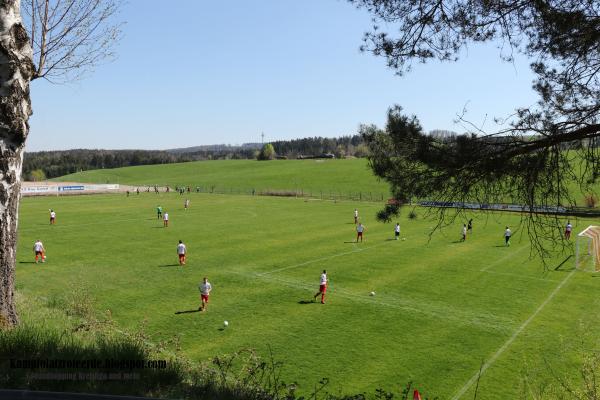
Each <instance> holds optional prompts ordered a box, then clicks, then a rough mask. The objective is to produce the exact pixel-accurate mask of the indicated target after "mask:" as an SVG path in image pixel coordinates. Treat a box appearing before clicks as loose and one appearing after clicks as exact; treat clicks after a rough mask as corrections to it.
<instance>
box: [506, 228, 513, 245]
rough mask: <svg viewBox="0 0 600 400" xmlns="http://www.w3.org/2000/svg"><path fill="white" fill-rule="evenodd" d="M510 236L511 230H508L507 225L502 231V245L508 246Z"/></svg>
mask: <svg viewBox="0 0 600 400" xmlns="http://www.w3.org/2000/svg"><path fill="white" fill-rule="evenodd" d="M511 236H512V231H511V230H510V228H509V227H508V226H507V227H506V230H505V231H504V245H505V246H510V237H511Z"/></svg>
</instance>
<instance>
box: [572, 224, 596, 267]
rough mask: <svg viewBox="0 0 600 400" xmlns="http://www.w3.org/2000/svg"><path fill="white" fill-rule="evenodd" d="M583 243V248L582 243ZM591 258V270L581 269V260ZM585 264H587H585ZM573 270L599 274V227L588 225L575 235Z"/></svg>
mask: <svg viewBox="0 0 600 400" xmlns="http://www.w3.org/2000/svg"><path fill="white" fill-rule="evenodd" d="M583 242H585V248H582V247H583V246H582V243H583ZM588 256H589V257H591V262H590V263H589V264H591V269H590V268H589V267H588V268H585V267H583V268H581V264H582V261H581V260H582V259H583V258H585V257H588ZM586 264H587V263H586ZM575 269H578V270H580V271H592V272H600V226H596V225H590V226H588V227H587V228H585V229H584V230H583V231H581V232H580V233H579V234H578V235H577V242H576V244H575Z"/></svg>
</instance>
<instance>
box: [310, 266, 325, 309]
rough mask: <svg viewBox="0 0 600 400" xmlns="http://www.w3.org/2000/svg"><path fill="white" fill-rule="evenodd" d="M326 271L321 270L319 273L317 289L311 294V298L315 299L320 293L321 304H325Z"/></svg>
mask: <svg viewBox="0 0 600 400" xmlns="http://www.w3.org/2000/svg"><path fill="white" fill-rule="evenodd" d="M327 283H328V279H327V271H325V270H323V273H322V274H321V280H320V281H319V291H318V292H317V293H315V295H314V296H313V300H317V297H319V295H321V304H325V293H326V292H327Z"/></svg>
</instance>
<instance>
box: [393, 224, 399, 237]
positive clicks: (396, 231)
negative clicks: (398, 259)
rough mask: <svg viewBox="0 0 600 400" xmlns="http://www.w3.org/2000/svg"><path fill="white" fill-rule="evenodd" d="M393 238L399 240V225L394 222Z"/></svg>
mask: <svg viewBox="0 0 600 400" xmlns="http://www.w3.org/2000/svg"><path fill="white" fill-rule="evenodd" d="M394 236H395V237H396V240H398V239H400V224H399V223H398V222H396V227H395V228H394Z"/></svg>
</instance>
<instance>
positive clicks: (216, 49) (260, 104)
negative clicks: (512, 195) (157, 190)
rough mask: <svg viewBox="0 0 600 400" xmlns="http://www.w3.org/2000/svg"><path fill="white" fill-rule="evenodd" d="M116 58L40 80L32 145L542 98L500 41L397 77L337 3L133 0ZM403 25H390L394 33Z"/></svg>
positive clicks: (95, 144) (348, 123)
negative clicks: (55, 80) (65, 76)
mask: <svg viewBox="0 0 600 400" xmlns="http://www.w3.org/2000/svg"><path fill="white" fill-rule="evenodd" d="M120 19H121V20H123V21H125V22H126V25H125V26H124V28H123V33H124V36H123V39H122V41H121V42H120V43H119V45H118V47H117V49H116V50H117V53H118V58H117V59H116V60H114V61H112V62H111V63H108V64H104V65H101V66H99V67H97V68H96V70H95V72H94V73H93V74H91V75H89V76H88V77H87V78H85V79H83V80H81V81H78V82H76V83H71V84H66V85H54V84H50V83H48V82H46V81H43V80H37V81H34V82H33V83H32V88H31V93H32V103H33V111H34V115H33V116H32V117H31V120H30V124H31V132H30V136H29V139H28V143H27V151H39V150H56V149H70V148H105V149H125V148H141V149H167V148H175V147H187V146H194V145H200V144H217V143H229V144H241V143H246V142H257V141H260V133H261V132H264V134H265V140H278V139H292V138H300V137H307V136H327V137H336V136H341V135H351V134H354V133H356V132H357V130H358V126H359V125H360V124H361V123H368V124H370V123H374V124H377V125H379V126H382V125H383V124H384V122H385V114H386V110H387V108H388V107H389V106H391V105H393V104H400V105H401V106H402V107H403V108H404V110H405V111H406V112H407V113H410V114H415V115H417V117H418V118H419V119H420V121H421V123H422V125H423V127H424V128H425V129H426V130H431V129H450V130H456V131H459V132H461V131H463V130H464V129H463V128H462V127H461V126H459V125H456V124H455V123H454V120H455V119H456V115H457V113H459V112H461V110H462V109H463V107H464V106H465V105H466V106H467V109H468V111H469V113H468V117H469V119H470V120H471V121H473V122H475V123H476V124H478V125H481V124H482V123H483V122H484V121H485V124H484V125H483V126H484V128H486V129H488V130H493V129H494V124H493V121H492V119H493V117H494V116H496V117H503V116H507V115H508V114H510V113H511V112H512V111H513V110H514V108H515V107H517V106H530V105H533V104H534V103H535V100H536V98H535V95H534V93H533V92H532V90H531V89H530V87H531V81H532V79H533V76H532V74H531V72H530V71H529V67H528V63H527V61H526V60H517V61H516V62H515V63H514V64H509V63H504V62H501V61H500V60H499V58H498V50H497V49H496V48H495V47H494V46H493V45H487V46H475V47H471V48H469V50H468V52H466V53H465V54H464V55H463V58H462V60H461V61H460V62H458V63H437V62H431V63H429V64H425V65H415V67H414V69H413V71H412V72H410V73H409V74H406V75H405V76H402V77H398V76H396V75H394V72H393V71H391V70H390V69H388V68H387V67H386V66H385V60H384V59H382V58H376V57H374V56H373V55H371V54H368V53H360V51H359V46H360V45H361V39H362V36H363V33H364V32H365V31H366V30H368V29H369V27H370V17H369V15H368V14H366V13H365V12H364V11H361V10H357V9H355V8H354V7H353V6H352V5H350V4H349V3H347V2H345V1H341V0H303V1H301V2H300V1H297V0H296V1H292V0H256V1H247V0H235V1H234V0H220V1H216V2H208V1H196V0H177V1H167V2H165V1H164V0H162V1H158V0H130V1H129V2H128V4H125V5H124V7H123V9H122V12H121V15H120ZM392 29H393V28H392Z"/></svg>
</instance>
